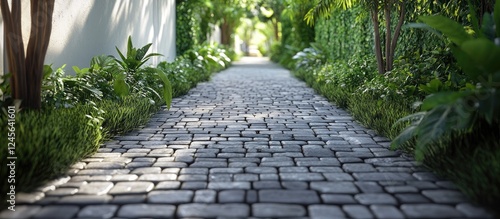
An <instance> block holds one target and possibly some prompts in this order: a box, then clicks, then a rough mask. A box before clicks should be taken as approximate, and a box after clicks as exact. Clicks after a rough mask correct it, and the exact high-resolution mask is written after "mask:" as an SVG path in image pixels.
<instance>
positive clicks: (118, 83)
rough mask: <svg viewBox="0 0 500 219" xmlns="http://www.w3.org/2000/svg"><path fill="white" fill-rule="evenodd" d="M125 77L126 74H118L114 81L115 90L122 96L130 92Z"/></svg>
mask: <svg viewBox="0 0 500 219" xmlns="http://www.w3.org/2000/svg"><path fill="white" fill-rule="evenodd" d="M125 77H126V76H125V75H124V74H117V75H116V78H115V80H114V81H113V88H114V91H115V93H116V94H117V95H118V96H120V97H124V96H127V95H129V93H130V88H129V86H128V84H127V82H126V81H125Z"/></svg>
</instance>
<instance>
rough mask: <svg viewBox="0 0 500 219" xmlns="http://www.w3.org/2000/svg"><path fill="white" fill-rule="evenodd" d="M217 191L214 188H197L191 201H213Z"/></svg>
mask: <svg viewBox="0 0 500 219" xmlns="http://www.w3.org/2000/svg"><path fill="white" fill-rule="evenodd" d="M216 196H217V192H216V191H215V190H197V191H196V192H195V194H194V200H193V202H200V203H214V202H215V198H216Z"/></svg>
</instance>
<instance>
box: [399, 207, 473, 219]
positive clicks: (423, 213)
mask: <svg viewBox="0 0 500 219" xmlns="http://www.w3.org/2000/svg"><path fill="white" fill-rule="evenodd" d="M401 210H402V211H403V213H405V215H406V216H407V217H409V218H459V217H463V214H462V213H461V212H460V211H458V210H457V209H455V208H454V207H452V206H449V205H440V204H403V205H401Z"/></svg>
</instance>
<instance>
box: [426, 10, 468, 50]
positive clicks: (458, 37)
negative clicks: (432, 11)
mask: <svg viewBox="0 0 500 219" xmlns="http://www.w3.org/2000/svg"><path fill="white" fill-rule="evenodd" d="M419 19H420V20H421V21H423V22H424V23H426V24H427V25H429V26H431V27H432V28H434V29H436V30H438V31H441V33H443V35H444V36H446V37H448V38H449V39H450V40H451V41H452V42H453V43H455V44H457V45H462V43H463V42H465V41H467V40H469V39H471V36H470V35H469V34H468V33H467V32H466V31H465V29H464V27H463V26H462V25H460V24H459V23H457V22H456V21H453V20H451V19H449V18H447V17H444V16H441V15H434V16H420V17H419Z"/></svg>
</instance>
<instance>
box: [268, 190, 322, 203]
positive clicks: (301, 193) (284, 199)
mask: <svg viewBox="0 0 500 219" xmlns="http://www.w3.org/2000/svg"><path fill="white" fill-rule="evenodd" d="M259 201H260V202H270V203H292V204H295V203H297V204H314V203H319V202H320V200H319V197H318V194H317V193H316V192H314V191H310V190H296V191H295V190H260V191H259Z"/></svg>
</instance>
